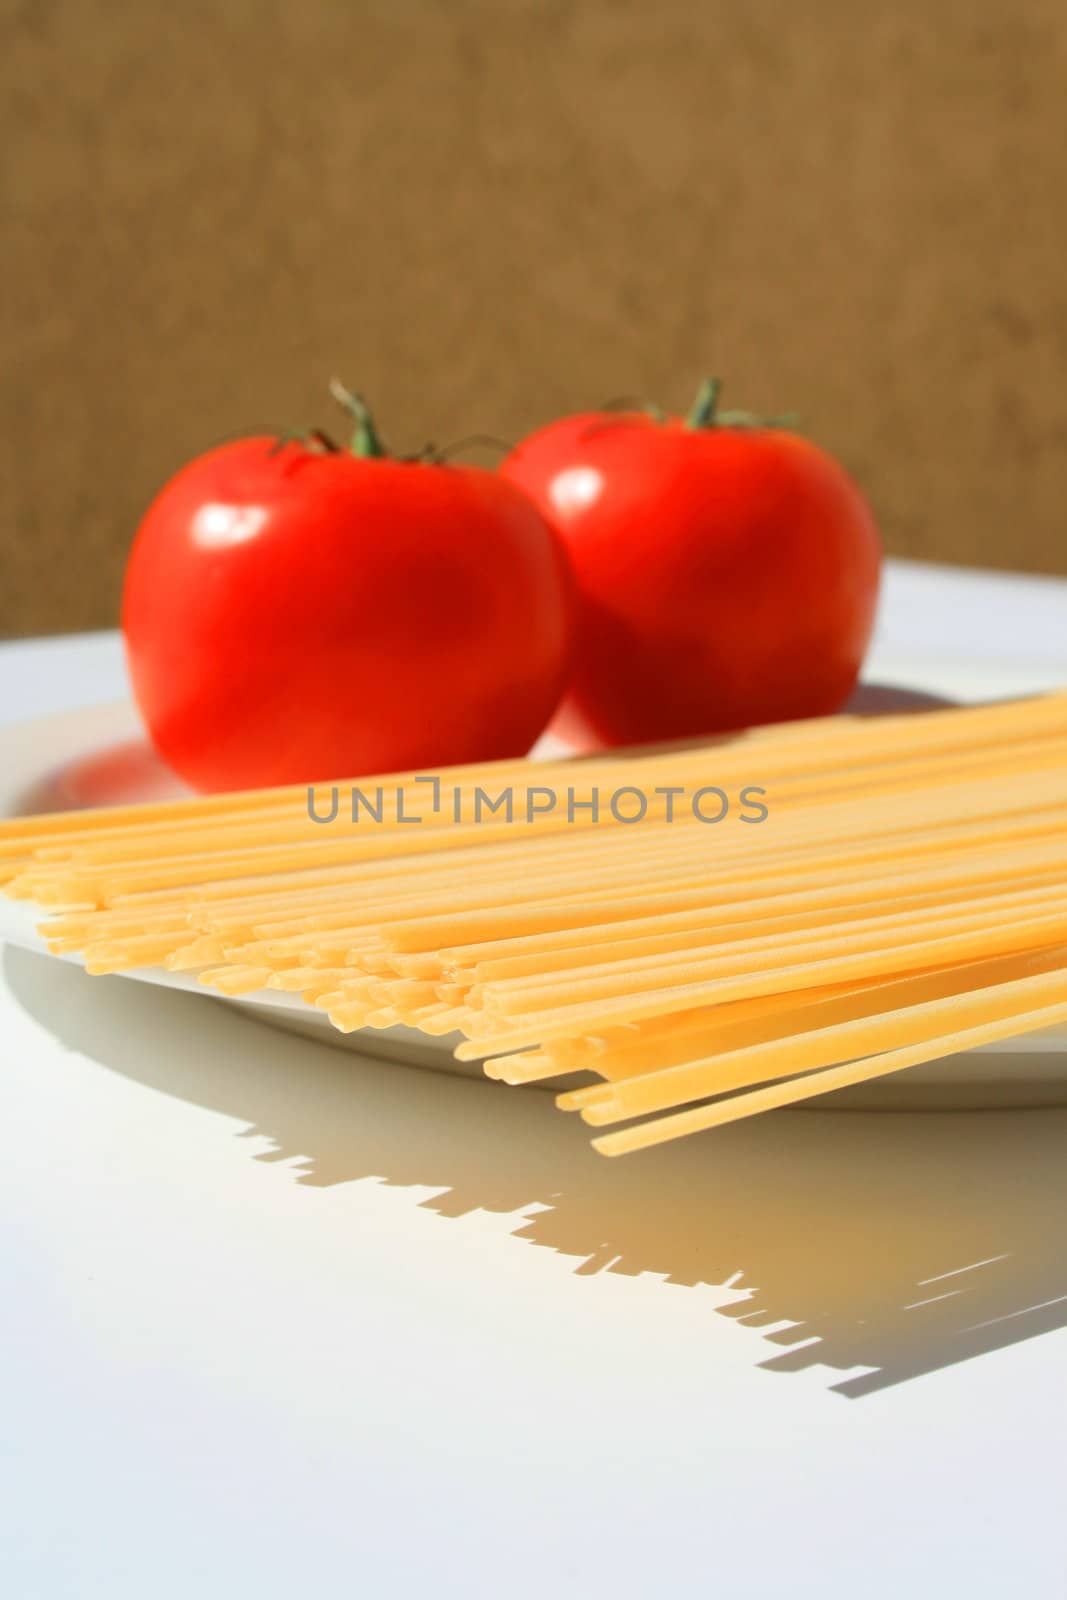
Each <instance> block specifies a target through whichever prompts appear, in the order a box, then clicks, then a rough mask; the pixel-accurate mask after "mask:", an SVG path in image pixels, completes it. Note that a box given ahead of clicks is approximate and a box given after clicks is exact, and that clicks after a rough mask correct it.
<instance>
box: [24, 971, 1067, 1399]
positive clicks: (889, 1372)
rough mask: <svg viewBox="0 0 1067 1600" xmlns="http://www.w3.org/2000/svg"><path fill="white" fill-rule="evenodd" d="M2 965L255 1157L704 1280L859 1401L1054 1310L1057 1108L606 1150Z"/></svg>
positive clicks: (1059, 1236)
mask: <svg viewBox="0 0 1067 1600" xmlns="http://www.w3.org/2000/svg"><path fill="white" fill-rule="evenodd" d="M4 962H5V972H6V975H7V979H8V983H9V986H10V988H11V991H12V993H13V994H14V995H15V997H16V998H17V999H18V1000H19V1001H20V1003H21V1004H22V1005H23V1007H24V1008H25V1009H26V1010H27V1011H28V1012H30V1013H31V1014H32V1015H33V1016H34V1017H36V1018H37V1019H38V1020H39V1021H40V1022H41V1023H42V1024H43V1025H44V1026H45V1027H46V1028H48V1029H49V1031H51V1032H52V1033H53V1034H54V1035H56V1036H57V1037H58V1038H59V1039H60V1040H62V1041H63V1043H65V1044H66V1045H68V1046H69V1047H70V1048H71V1049H74V1050H77V1051H79V1052H80V1053H82V1054H84V1055H86V1056H87V1057H89V1058H90V1059H91V1060H93V1061H96V1062H98V1063H100V1064H101V1065H103V1066H105V1067H108V1068H110V1069H112V1070H113V1071H116V1072H120V1073H122V1074H124V1075H125V1076H127V1077H129V1078H132V1079H135V1080H136V1081H137V1082H139V1083H141V1084H144V1085H146V1086H147V1087H149V1088H152V1089H155V1090H159V1091H162V1092H163V1093H165V1094H168V1095H173V1096H176V1097H178V1098H180V1099H182V1100H186V1101H190V1102H193V1103H195V1104H197V1105H201V1106H205V1107H208V1108H210V1109H212V1110H216V1111H220V1112H224V1113H226V1114H227V1115H229V1116H232V1117H234V1118H237V1119H239V1120H240V1121H241V1122H243V1123H246V1124H248V1127H247V1128H246V1129H245V1130H242V1136H244V1137H248V1136H249V1135H262V1136H265V1137H266V1138H268V1139H269V1140H270V1141H271V1143H272V1145H273V1149H272V1150H271V1151H269V1152H267V1153H266V1154H263V1153H261V1152H257V1153H256V1154H255V1155H254V1157H253V1159H256V1160H292V1161H293V1162H294V1164H295V1165H296V1168H297V1172H296V1177H297V1181H299V1182H301V1183H305V1184H315V1185H330V1184H338V1183H344V1182H347V1181H350V1180H353V1179H357V1178H371V1177H374V1178H378V1179H379V1180H381V1181H384V1182H385V1183H388V1184H396V1185H403V1186H419V1187H428V1188H430V1189H433V1190H436V1191H438V1192H437V1193H435V1194H434V1195H432V1197H431V1198H429V1199H423V1200H421V1201H420V1202H419V1203H420V1204H421V1205H423V1206H426V1207H428V1208H430V1209H432V1210H433V1211H436V1212H437V1213H439V1215H441V1216H442V1217H458V1216H461V1215H463V1214H464V1213H466V1212H469V1211H471V1210H474V1209H477V1208H483V1209H485V1210H487V1211H492V1212H501V1213H519V1215H518V1216H517V1217H516V1225H515V1228H514V1230H513V1232H514V1235H515V1237H516V1238H517V1239H519V1240H522V1241H524V1242H526V1243H529V1244H533V1245H539V1246H544V1247H547V1248H549V1249H553V1250H557V1251H560V1252H561V1253H562V1254H564V1255H568V1256H572V1257H575V1258H577V1259H578V1261H579V1265H578V1266H577V1268H576V1271H577V1272H578V1273H580V1274H581V1273H596V1272H603V1271H608V1272H621V1273H627V1274H637V1273H641V1272H649V1273H654V1274H658V1275H662V1276H663V1277H664V1278H665V1280H666V1281H667V1282H668V1283H670V1284H680V1285H693V1284H708V1285H712V1286H719V1287H721V1288H722V1290H723V1303H722V1304H721V1305H720V1306H719V1307H718V1314H719V1315H721V1316H726V1317H732V1318H735V1319H737V1320H739V1321H742V1322H743V1323H744V1324H745V1325H746V1326H748V1327H750V1328H752V1329H754V1330H755V1329H760V1330H762V1336H761V1340H760V1344H759V1349H760V1350H761V1351H763V1350H766V1349H767V1347H768V1346H769V1347H772V1348H771V1349H770V1351H769V1353H768V1354H767V1357H766V1359H765V1360H764V1361H763V1362H762V1363H761V1365H763V1366H764V1367H766V1368H768V1369H770V1370H772V1371H774V1372H779V1373H789V1372H797V1371H800V1370H802V1369H805V1368H809V1367H811V1366H814V1365H819V1364H823V1365H826V1366H828V1367H830V1368H833V1369H837V1370H840V1371H846V1372H851V1373H853V1375H852V1376H848V1377H845V1378H843V1379H841V1380H840V1381H839V1382H837V1383H836V1384H834V1385H833V1387H834V1388H835V1389H836V1390H837V1391H838V1392H839V1393H841V1394H844V1395H847V1396H850V1397H853V1398H856V1397H859V1396H863V1395H867V1394H870V1393H872V1392H874V1391H876V1390H880V1389H884V1388H887V1387H890V1386H892V1385H893V1384H897V1383H901V1382H904V1381H905V1380H907V1379H909V1378H912V1377H916V1376H918V1375H921V1374H924V1373H928V1372H933V1371H936V1370H938V1369H939V1368H942V1367H947V1366H951V1365H953V1364H955V1363H956V1362H959V1361H965V1360H968V1359H970V1358H971V1357H974V1356H978V1355H982V1354H984V1353H986V1352H989V1351H993V1350H999V1349H1003V1348H1004V1347H1006V1346H1008V1345H1011V1344H1014V1343H1017V1342H1018V1341H1020V1340H1024V1339H1028V1338H1032V1337H1033V1336H1034V1335H1036V1334H1039V1333H1043V1332H1047V1331H1049V1330H1051V1329H1054V1328H1060V1327H1063V1326H1067V1252H1065V1250H1064V1232H1065V1227H1064V1218H1065V1217H1067V1161H1065V1159H1064V1157H1065V1154H1067V1109H1065V1110H1053V1111H1048V1110H1046V1111H1015V1112H969V1113H945V1112H941V1113H934V1114H927V1115H914V1114H900V1113H896V1114H870V1113H868V1114H862V1113H847V1112H837V1113H834V1112H815V1111H809V1112H788V1113H778V1114H776V1115H774V1116H764V1117H759V1118H756V1119H753V1120H752V1121H751V1122H748V1123H740V1124H735V1125H733V1126H730V1127H727V1128H724V1129H721V1130H719V1131H717V1132H715V1133H713V1134H711V1135H707V1136H704V1137H698V1138H694V1139H689V1140H684V1141H681V1142H679V1143H678V1144H674V1145H670V1146H665V1147H661V1148H659V1149H654V1150H650V1151H646V1152H644V1153H642V1154H640V1155H635V1156H631V1157H628V1158H626V1159H624V1160H621V1161H607V1160H605V1159H604V1158H603V1157H601V1156H598V1155H596V1154H595V1153H594V1152H593V1151H592V1150H591V1149H590V1147H589V1144H588V1139H587V1130H585V1129H584V1127H583V1126H582V1125H581V1124H579V1123H577V1122H574V1121H571V1120H570V1119H569V1118H564V1117H563V1116H562V1115H561V1114H560V1113H559V1112H557V1111H556V1109H555V1107H554V1106H553V1104H552V1099H551V1096H550V1095H548V1094H545V1093H543V1092H537V1091H534V1090H509V1089H505V1088H503V1087H502V1086H500V1085H497V1084H490V1083H479V1082H470V1081H465V1080H462V1079H455V1078H450V1077H447V1076H444V1075H442V1074H437V1073H433V1072H425V1071H419V1070H417V1069H412V1068H407V1067H397V1066H391V1065H388V1064H385V1063H382V1062H380V1061H372V1060H369V1059H364V1058H362V1057H360V1056H358V1055H354V1054H353V1053H352V1052H351V1051H341V1050H332V1049H329V1048H328V1047H325V1046H323V1045H321V1044H313V1043H307V1042H304V1041H302V1040H298V1039H296V1038H294V1037H292V1036H289V1035H284V1034H281V1033H275V1032H274V1031H273V1030H272V1029H270V1028H269V1027H267V1026H265V1025H263V1024H262V1023H259V1022H256V1021H253V1020H251V1019H249V1018H247V1017H243V1016H241V1015H240V1014H239V1013H238V1012H237V1011H235V1010H231V1009H229V1008H225V1007H223V1006H221V1005H217V1004H215V1003H214V1002H210V1003H209V1002H208V1001H207V1000H206V999H204V1000H201V999H200V998H199V997H197V996H195V995H188V994H179V993H175V992H173V991H165V990H161V989H159V988H156V987H150V986H148V985H142V984H138V983H133V982H130V981H129V980H126V979H113V980H110V981H106V982H101V981H100V980H99V979H91V978H88V977H86V975H85V974H84V973H83V972H81V971H80V970H78V969H77V968H76V967H72V966H71V967H68V966H60V965H58V964H56V963H54V962H52V961H51V960H49V958H46V957H42V956H39V955H33V954H30V953H28V952H25V951H21V950H14V949H9V950H7V951H6V952H5V954H4ZM209 1004H210V1006H211V1017H210V1026H204V1025H203V1024H204V1023H205V1022H206V1021H207V1015H206V1007H208V1005H209ZM194 1017H195V1024H196V1025H195V1039H196V1046H195V1049H193V1048H190V1039H191V1038H192V1037H193V1036H194V1034H193V1024H194ZM783 1324H788V1326H783ZM857 1367H866V1368H873V1369H875V1370H873V1371H871V1372H869V1373H864V1374H862V1375H860V1376H856V1375H855V1374H854V1369H855V1368H857Z"/></svg>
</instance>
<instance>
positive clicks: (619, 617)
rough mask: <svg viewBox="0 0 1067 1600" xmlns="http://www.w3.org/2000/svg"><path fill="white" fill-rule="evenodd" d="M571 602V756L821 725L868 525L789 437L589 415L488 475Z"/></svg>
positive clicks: (846, 673) (860, 639)
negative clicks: (527, 509)
mask: <svg viewBox="0 0 1067 1600" xmlns="http://www.w3.org/2000/svg"><path fill="white" fill-rule="evenodd" d="M500 471H501V473H502V474H503V475H504V476H505V477H507V478H508V479H509V481H511V482H512V483H515V484H517V485H518V486H519V487H520V488H521V489H523V490H524V491H525V493H527V494H528V495H529V496H530V497H531V499H532V500H533V501H534V503H535V504H536V505H537V506H538V507H539V508H540V510H541V511H542V512H543V514H544V515H545V517H546V518H548V519H549V520H550V521H552V522H554V523H555V526H556V527H557V528H558V529H559V531H560V533H561V534H562V536H563V538H564V540H565V542H566V544H567V548H568V550H569V552H570V556H571V561H572V565H573V567H574V571H575V576H576V579H577V583H578V589H579V622H578V638H577V643H576V646H575V659H574V669H573V673H572V678H571V683H570V687H569V689H568V692H567V694H566V696H565V697H564V700H563V702H562V704H561V706H560V709H559V712H558V713H557V717H556V719H555V722H554V724H553V727H554V731H555V732H557V733H559V734H560V735H561V736H562V737H564V738H565V739H567V741H568V742H569V743H571V744H572V745H574V746H576V747H577V748H579V749H596V748H601V747H604V746H611V745H625V744H640V743H648V742H654V741H657V740H667V739H687V738H696V737H699V736H700V735H704V734H713V733H719V732H727V731H730V730H733V729H737V728H741V727H746V726H750V725H755V724H760V723H769V722H782V721H789V720H792V719H795V718H803V717H813V716H822V715H827V714H829V713H831V712H834V711H837V710H839V709H840V707H841V706H842V705H843V704H844V702H845V701H846V700H847V698H848V696H849V694H850V692H851V690H852V688H853V687H854V685H855V682H856V678H857V676H858V674H859V671H860V667H861V666H862V663H863V658H864V654H865V652H866V649H867V646H868V643H869V641H870V636H871V631H872V627H873V624H874V617H875V610H876V605H877V598H878V587H879V577H880V571H881V541H880V539H879V536H878V530H877V528H876V526H875V522H874V519H873V516H872V514H871V512H870V509H869V508H868V506H867V504H866V501H865V500H864V498H863V496H862V495H861V493H860V491H859V489H858V488H857V487H856V485H855V484H854V483H853V481H852V480H851V478H850V477H849V476H848V474H847V473H846V472H845V471H844V469H843V468H842V467H841V466H840V465H839V464H838V463H837V462H836V461H834V460H833V458H832V457H831V456H829V455H827V454H826V452H825V451H823V450H820V449H819V448H818V447H817V446H816V445H813V444H811V443H810V442H809V441H808V440H806V439H803V438H801V437H800V436H799V435H798V434H795V433H791V432H788V431H785V430H783V429H779V428H772V427H747V426H746V427H736V426H730V425H728V424H725V423H724V424H721V425H716V426H714V427H707V428H695V427H690V426H687V425H686V424H684V423H683V422H682V421H681V420H680V419H678V418H668V419H666V420H662V421H661V420H654V419H653V418H652V417H650V416H646V415H644V414H643V413H626V414H618V413H587V414H584V415H580V416H575V417H567V418H564V419H562V420H561V421H559V422H556V423H552V424H550V425H549V426H548V427H545V428H542V429H540V430H539V431H537V432H536V433H533V434H531V435H530V436H529V437H528V438H527V439H526V440H524V441H523V442H522V443H521V444H520V445H519V446H518V447H517V448H516V449H515V450H514V451H513V452H512V453H511V454H510V455H509V456H508V457H507V458H506V459H505V460H504V462H503V463H502V464H501V467H500Z"/></svg>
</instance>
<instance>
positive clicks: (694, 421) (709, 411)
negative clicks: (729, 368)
mask: <svg viewBox="0 0 1067 1600" xmlns="http://www.w3.org/2000/svg"><path fill="white" fill-rule="evenodd" d="M721 388H722V379H721V378H705V379H704V382H703V383H702V384H701V385H700V389H699V391H698V393H697V397H696V399H695V400H694V401H693V406H692V409H691V411H690V412H689V415H688V416H687V417H686V419H685V425H686V427H687V428H714V426H715V421H716V418H715V413H716V411H717V409H718V405H719V391H720V389H721Z"/></svg>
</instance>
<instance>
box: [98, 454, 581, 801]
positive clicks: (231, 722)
mask: <svg viewBox="0 0 1067 1600" xmlns="http://www.w3.org/2000/svg"><path fill="white" fill-rule="evenodd" d="M573 610H574V596H573V578H572V576H571V574H570V570H569V565H568V562H567V558H566V555H565V552H564V551H563V549H562V546H561V544H560V541H559V539H558V537H557V535H556V534H555V533H554V532H553V530H552V529H551V528H550V527H549V526H548V525H547V524H546V523H545V521H544V520H543V518H542V517H541V516H540V515H539V513H538V512H537V511H536V510H535V508H534V507H533V506H532V505H531V504H530V503H529V501H528V500H527V499H526V498H525V497H524V496H523V495H522V494H520V493H519V491H518V490H517V489H516V488H514V487H513V486H512V485H511V484H509V483H507V482H506V481H505V480H503V479H501V478H499V477H498V476H497V475H496V474H494V473H491V472H487V471H484V470H482V469H479V468H476V467H468V466H459V465H448V466H444V465H436V464H434V465H430V464H427V463H412V462H403V461H399V460H394V459H391V458H384V459H364V458H360V457H357V456H355V455H351V454H349V453H347V452H343V451H338V452H330V453H326V452H318V451H313V450H310V449H308V448H306V447H305V446H303V445H300V444H287V445H285V446H284V447H282V448H281V449H278V448H276V446H275V443H274V441H273V440H271V439H269V438H250V439H245V440H242V441H240V442H238V443H235V444H229V445H224V446H222V447H221V448H219V449H217V450H213V451H210V452H208V453H207V454H206V455H203V456H200V457H199V458H197V459H196V460H195V461H193V462H191V463H190V464H189V465H188V466H186V467H185V468H184V469H183V470H182V471H180V472H179V473H178V474H177V475H176V476H175V477H174V478H173V479H171V481H170V482H169V483H168V484H167V485H166V486H165V487H164V489H163V490H162V491H161V493H160V494H159V495H158V496H157V498H156V500H155V501H154V502H153V504H152V505H151V506H150V507H149V510H148V512H147V514H146V515H145V518H144V520H143V522H142V524H141V526H140V528H139V530H138V533H137V536H136V539H135V541H134V545H133V549H132V551H131V555H130V559H129V563H128V566H127V572H126V582H125V588H124V593H123V607H122V626H123V632H124V635H125V640H126V650H127V659H128V663H129V669H130V676H131V680H132V683H133V688H134V694H135V697H136V699H137V702H138V705H139V706H140V709H141V712H142V714H143V716H144V719H145V722H146V724H147V726H148V729H149V732H150V734H151V736H152V739H153V742H154V743H155V745H156V747H157V749H158V750H159V752H160V754H161V755H162V756H163V758H164V760H165V761H167V762H168V764H169V765H170V766H171V767H173V768H174V770H175V771H176V772H178V773H179V774H180V776H181V777H183V778H184V779H185V780H186V781H187V782H189V783H191V784H192V785H193V786H194V787H195V788H197V789H200V790H207V791H211V790H224V789H233V788H255V787H260V786H263V785H269V784H285V783H311V782H318V781H322V780H326V779H334V778H350V777H351V778H356V777H360V776H363V775H366V774H368V773H376V772H389V771H397V770H402V769H411V768H417V767H420V766H426V767H428V768H431V769H432V768H434V767H436V766H441V765H445V764H452V763H464V762H481V761H490V760H498V759H506V758H511V757H518V756H521V755H524V754H525V753H526V751H527V750H528V749H529V748H530V746H531V745H532V744H533V743H534V742H535V740H536V739H537V737H538V735H539V734H540V733H541V731H542V729H543V728H544V726H545V723H546V722H547V721H548V720H549V718H550V716H551V714H552V711H553V709H554V707H555V705H556V703H557V701H558V699H559V697H560V694H561V693H562V690H563V688H564V685H565V683H566V679H567V672H568V665H569V660H570V650H571V643H572V634H573V620H574V619H573Z"/></svg>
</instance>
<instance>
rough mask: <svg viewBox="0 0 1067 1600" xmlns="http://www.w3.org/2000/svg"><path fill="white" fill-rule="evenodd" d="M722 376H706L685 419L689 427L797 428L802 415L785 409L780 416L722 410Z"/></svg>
mask: <svg viewBox="0 0 1067 1600" xmlns="http://www.w3.org/2000/svg"><path fill="white" fill-rule="evenodd" d="M721 392H722V379H721V378H705V379H704V382H703V383H702V384H701V385H700V390H699V392H698V394H697V397H696V399H695V400H694V402H693V407H692V410H691V411H690V412H689V415H688V416H687V417H686V419H685V426H686V427H687V428H694V429H702V428H795V427H796V426H797V424H798V423H799V421H800V417H799V416H798V415H797V413H796V412H795V411H785V412H783V413H782V415H781V416H779V417H757V416H756V415H755V414H754V413H753V412H751V411H720V410H719V395H720V393H721Z"/></svg>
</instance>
